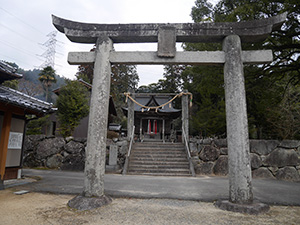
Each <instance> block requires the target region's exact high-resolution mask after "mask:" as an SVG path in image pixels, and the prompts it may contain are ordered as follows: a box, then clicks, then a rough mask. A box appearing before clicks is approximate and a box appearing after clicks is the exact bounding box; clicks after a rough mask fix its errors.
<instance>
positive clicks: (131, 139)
mask: <svg viewBox="0 0 300 225" xmlns="http://www.w3.org/2000/svg"><path fill="white" fill-rule="evenodd" d="M134 130H135V126H133V127H132V133H131V136H130V143H129V149H128V153H127V156H126V159H125V164H124V168H123V173H122V174H123V175H125V174H126V173H127V168H128V163H129V156H130V153H131V148H132V143H133V136H134Z"/></svg>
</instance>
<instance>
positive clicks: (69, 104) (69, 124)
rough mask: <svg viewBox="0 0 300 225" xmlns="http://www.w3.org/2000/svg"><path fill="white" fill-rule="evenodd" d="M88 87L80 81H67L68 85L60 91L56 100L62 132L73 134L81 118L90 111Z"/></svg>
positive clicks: (67, 134)
mask: <svg viewBox="0 0 300 225" xmlns="http://www.w3.org/2000/svg"><path fill="white" fill-rule="evenodd" d="M88 101H89V100H88V93H87V89H86V88H85V87H84V86H83V85H81V84H80V83H79V82H78V81H70V80H69V81H67V85H66V86H64V87H62V88H61V89H60V91H59V96H58V98H57V101H56V105H57V108H58V120H59V124H60V133H61V134H62V135H63V136H64V137H67V136H71V135H72V133H73V131H74V129H75V128H76V127H77V126H78V125H79V123H80V120H81V119H83V118H84V117H86V116H87V115H88V113H89V104H88Z"/></svg>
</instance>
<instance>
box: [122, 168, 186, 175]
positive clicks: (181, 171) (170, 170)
mask: <svg viewBox="0 0 300 225" xmlns="http://www.w3.org/2000/svg"><path fill="white" fill-rule="evenodd" d="M128 172H130V173H131V172H133V173H170V174H172V173H176V174H190V170H189V169H177V168H175V169H173V168H151V169H150V168H149V169H144V168H133V169H131V168H129V169H128Z"/></svg>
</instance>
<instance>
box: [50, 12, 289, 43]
mask: <svg viewBox="0 0 300 225" xmlns="http://www.w3.org/2000/svg"><path fill="white" fill-rule="evenodd" d="M285 19H286V13H284V14H280V15H278V16H275V17H271V18H268V19H262V20H253V21H244V22H238V23H235V22H232V23H230V22H225V23H173V24H92V23H80V22H75V21H71V20H65V19H62V18H59V17H56V16H54V15H52V23H53V25H54V26H55V27H56V29H57V30H59V31H60V32H62V33H65V35H66V36H67V37H68V38H69V39H70V40H71V41H73V42H78V43H96V40H97V37H101V36H103V35H105V36H108V37H110V38H111V39H112V40H113V42H115V43H138V42H157V40H158V30H159V28H160V27H163V26H172V27H175V29H176V41H177V42H222V40H223V38H224V37H226V36H228V35H232V34H236V35H239V36H240V37H241V40H242V41H243V42H257V41H263V40H264V39H265V38H266V37H267V36H268V35H269V34H270V33H271V31H272V30H273V29H278V28H280V27H281V25H282V23H283V22H284V20H285Z"/></svg>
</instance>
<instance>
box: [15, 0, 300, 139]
mask: <svg viewBox="0 0 300 225" xmlns="http://www.w3.org/2000/svg"><path fill="white" fill-rule="evenodd" d="M283 12H287V13H288V14H287V20H286V22H285V23H284V24H283V26H282V28H281V30H279V31H273V32H272V33H271V35H270V36H269V37H268V38H267V39H266V40H265V41H264V42H261V43H255V44H242V48H243V50H259V49H271V50H272V51H273V55H274V61H273V62H272V63H268V64H264V65H245V66H244V72H245V81H246V96H247V110H248V121H249V134H250V138H259V139H300V101H299V99H300V57H299V55H300V3H299V2H298V0H277V1H268V0H259V1H258V0H221V1H219V2H218V3H217V4H216V5H215V6H213V5H212V4H211V3H209V2H208V1H207V0H196V1H195V6H194V7H193V8H192V9H191V17H192V19H193V21H194V22H195V23H206V22H239V21H245V20H253V19H262V18H268V17H272V16H276V15H278V14H280V13H283ZM182 46H183V48H184V50H185V51H215V50H221V48H222V46H221V43H218V44H216V43H199V44H192V43H183V44H182ZM91 51H94V49H92V50H91ZM92 71H93V66H92V65H81V66H79V68H78V73H77V74H76V79H83V80H84V81H86V82H89V83H92V79H93V72H92ZM18 72H19V73H21V74H23V75H24V78H23V79H22V80H21V81H20V82H19V84H18V88H19V90H21V91H23V92H25V93H27V94H29V95H31V96H34V97H38V98H40V99H42V100H45V99H46V96H47V94H46V92H47V91H46V89H45V86H44V87H43V85H42V83H41V82H40V81H41V80H40V81H39V80H38V78H39V75H40V74H41V72H42V71H41V70H32V71H31V70H30V71H24V70H22V69H20V68H19V69H18ZM55 78H56V83H52V84H51V90H53V89H55V88H57V87H61V86H63V85H64V83H65V80H64V79H63V78H61V77H60V76H57V75H55ZM138 81H139V76H138V74H137V69H136V66H132V65H130V66H128V65H113V67H112V81H111V95H112V96H113V99H114V101H115V105H116V106H117V110H118V114H119V116H118V118H116V120H117V122H119V123H121V122H122V121H123V120H124V117H123V114H122V111H121V107H122V106H124V104H125V102H124V96H122V93H124V92H127V91H128V90H129V89H134V90H135V91H136V92H152V93H153V92H164V93H174V92H175V93H178V92H181V91H182V90H184V89H186V90H188V91H189V92H191V93H192V94H193V107H192V109H191V111H190V115H191V116H190V120H191V123H190V125H191V128H190V129H191V130H190V133H191V134H192V135H199V136H201V137H213V136H217V137H226V119H225V94H224V81H223V67H222V66H183V65H174V66H171V65H168V66H165V67H164V74H163V79H160V80H159V81H158V82H157V83H153V84H149V85H147V86H140V87H138ZM69 83H70V82H69ZM49 101H53V102H54V99H53V98H51V95H50V97H49ZM85 113H86V112H85ZM123 122H124V121H123Z"/></svg>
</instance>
